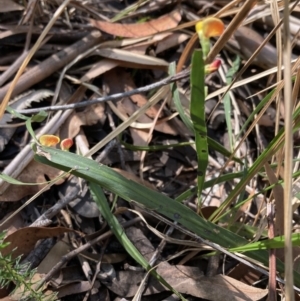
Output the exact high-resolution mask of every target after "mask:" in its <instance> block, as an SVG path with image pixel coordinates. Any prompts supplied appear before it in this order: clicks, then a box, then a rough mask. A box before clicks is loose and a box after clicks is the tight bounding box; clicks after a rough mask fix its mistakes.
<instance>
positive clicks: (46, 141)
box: [39, 135, 60, 146]
mask: <svg viewBox="0 0 300 301" xmlns="http://www.w3.org/2000/svg"><path fill="white" fill-rule="evenodd" d="M39 141H40V143H41V144H42V145H44V146H55V145H56V144H57V143H59V141H60V139H59V137H57V136H55V135H43V136H41V137H40V139H39Z"/></svg>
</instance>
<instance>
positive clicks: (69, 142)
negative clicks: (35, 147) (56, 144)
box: [60, 138, 73, 151]
mask: <svg viewBox="0 0 300 301" xmlns="http://www.w3.org/2000/svg"><path fill="white" fill-rule="evenodd" d="M72 145H73V140H72V139H71V138H66V139H64V140H63V141H62V142H61V143H60V148H61V149H62V150H64V151H68V150H69V149H70V148H71V147H72Z"/></svg>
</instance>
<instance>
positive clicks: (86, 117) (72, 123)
mask: <svg viewBox="0 0 300 301" xmlns="http://www.w3.org/2000/svg"><path fill="white" fill-rule="evenodd" d="M105 120H106V114H105V104H104V103H99V104H95V105H92V106H88V107H86V109H85V110H84V111H82V112H78V113H75V112H74V113H72V114H71V116H70V117H69V118H68V119H67V121H66V122H65V123H64V125H63V127H62V128H61V129H60V133H59V136H60V137H62V138H64V137H68V138H72V139H73V138H74V137H75V136H76V135H77V134H78V133H79V131H80V127H81V126H82V125H93V124H95V123H97V122H99V121H100V122H101V123H102V124H103V123H104V122H105Z"/></svg>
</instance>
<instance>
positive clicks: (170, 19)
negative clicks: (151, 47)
mask: <svg viewBox="0 0 300 301" xmlns="http://www.w3.org/2000/svg"><path fill="white" fill-rule="evenodd" d="M180 20H181V15H180V13H179V12H178V11H177V10H175V11H173V12H171V13H170V14H167V15H164V16H162V17H160V18H158V19H154V20H151V21H149V22H145V23H134V24H121V23H110V22H105V21H97V20H94V19H90V22H91V24H92V26H94V27H96V28H98V29H100V30H102V31H104V32H106V33H109V34H111V35H115V36H120V37H127V38H138V37H146V36H150V35H154V34H156V33H159V32H162V31H166V30H170V29H172V28H175V27H176V26H177V25H178V23H179V22H180Z"/></svg>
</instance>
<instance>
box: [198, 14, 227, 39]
mask: <svg viewBox="0 0 300 301" xmlns="http://www.w3.org/2000/svg"><path fill="white" fill-rule="evenodd" d="M196 31H197V33H198V34H199V35H201V36H204V37H205V38H212V37H217V36H220V35H221V34H222V33H223V32H224V23H223V22H222V21H221V20H220V19H218V18H214V17H209V18H206V19H204V20H202V21H200V22H198V23H197V24H196Z"/></svg>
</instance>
